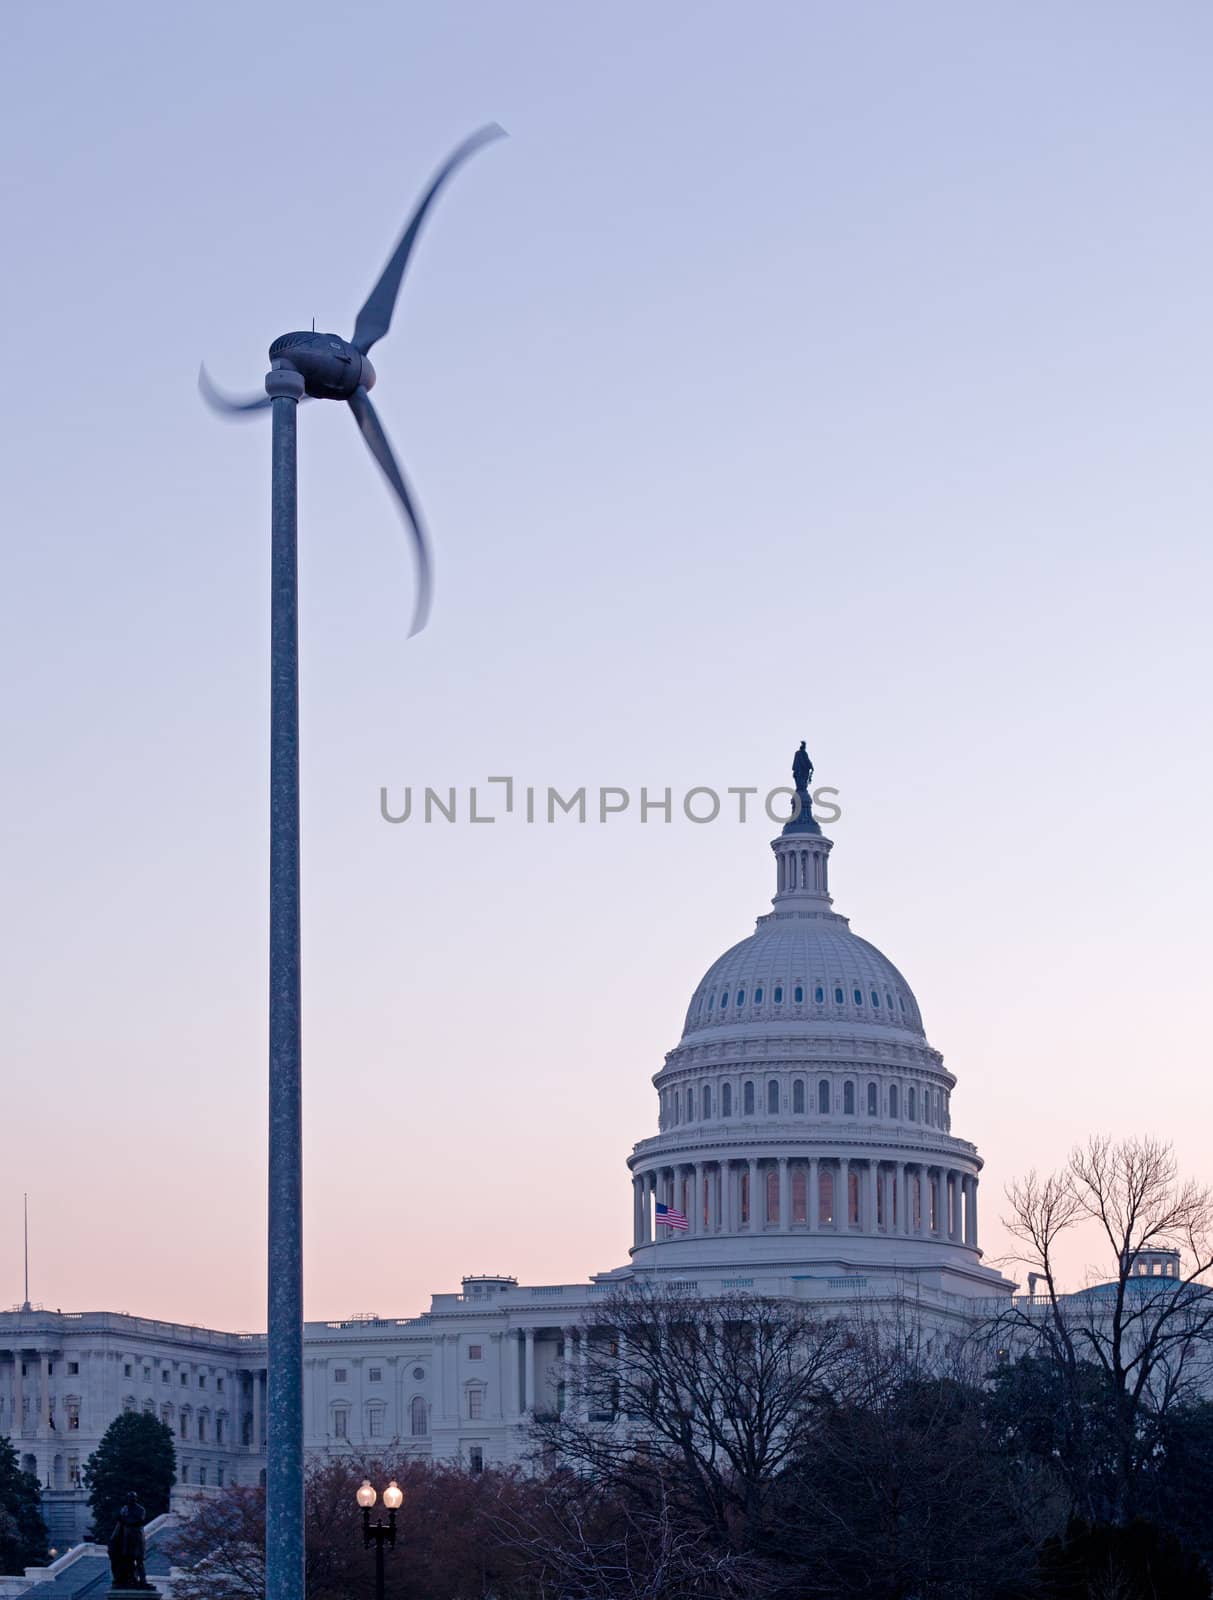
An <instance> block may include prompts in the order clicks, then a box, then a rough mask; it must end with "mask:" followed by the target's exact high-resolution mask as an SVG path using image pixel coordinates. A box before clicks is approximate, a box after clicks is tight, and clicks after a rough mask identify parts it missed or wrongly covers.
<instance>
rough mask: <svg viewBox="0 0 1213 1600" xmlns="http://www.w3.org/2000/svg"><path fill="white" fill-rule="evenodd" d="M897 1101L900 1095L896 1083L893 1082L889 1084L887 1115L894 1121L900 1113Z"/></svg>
mask: <svg viewBox="0 0 1213 1600" xmlns="http://www.w3.org/2000/svg"><path fill="white" fill-rule="evenodd" d="M899 1101H900V1096H899V1095H898V1093H897V1085H896V1084H895V1083H891V1084H890V1085H889V1115H890V1116H891V1117H892V1118H893V1120H894V1121H896V1120H897V1118H898V1116H899V1115H900V1110H899Z"/></svg>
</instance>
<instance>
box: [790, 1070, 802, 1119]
mask: <svg viewBox="0 0 1213 1600" xmlns="http://www.w3.org/2000/svg"><path fill="white" fill-rule="evenodd" d="M792 1111H793V1113H794V1114H795V1115H796V1116H798V1117H802V1116H803V1115H804V1079H803V1078H797V1079H796V1080H795V1082H794V1083H793V1084H792Z"/></svg>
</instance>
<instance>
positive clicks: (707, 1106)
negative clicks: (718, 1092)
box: [699, 1083, 712, 1122]
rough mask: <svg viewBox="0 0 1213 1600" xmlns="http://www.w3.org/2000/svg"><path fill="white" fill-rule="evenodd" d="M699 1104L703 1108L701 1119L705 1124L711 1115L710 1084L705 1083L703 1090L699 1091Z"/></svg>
mask: <svg viewBox="0 0 1213 1600" xmlns="http://www.w3.org/2000/svg"><path fill="white" fill-rule="evenodd" d="M699 1104H700V1105H701V1106H702V1108H703V1118H704V1121H705V1122H706V1121H707V1119H708V1118H709V1117H710V1116H711V1115H712V1085H711V1084H710V1083H705V1084H704V1086H703V1088H702V1089H700V1091H699Z"/></svg>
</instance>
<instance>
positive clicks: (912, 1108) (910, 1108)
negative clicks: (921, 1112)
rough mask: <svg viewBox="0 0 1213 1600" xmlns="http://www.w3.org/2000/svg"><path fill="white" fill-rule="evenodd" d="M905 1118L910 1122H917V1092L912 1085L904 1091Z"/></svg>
mask: <svg viewBox="0 0 1213 1600" xmlns="http://www.w3.org/2000/svg"><path fill="white" fill-rule="evenodd" d="M906 1116H907V1117H909V1119H910V1121H911V1122H917V1121H918V1090H917V1089H915V1088H914V1086H913V1084H911V1085H910V1087H909V1088H908V1089H907V1090H906Z"/></svg>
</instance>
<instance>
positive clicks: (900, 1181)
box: [893, 1161, 913, 1234]
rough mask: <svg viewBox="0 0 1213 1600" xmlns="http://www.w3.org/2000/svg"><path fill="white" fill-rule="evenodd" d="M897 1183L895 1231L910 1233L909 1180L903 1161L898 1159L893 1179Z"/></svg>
mask: <svg viewBox="0 0 1213 1600" xmlns="http://www.w3.org/2000/svg"><path fill="white" fill-rule="evenodd" d="M893 1181H894V1183H896V1185H897V1232H898V1233H901V1234H907V1233H912V1232H913V1228H912V1226H911V1222H912V1217H911V1213H910V1180H909V1173H908V1170H907V1168H906V1164H905V1162H904V1161H899V1162H898V1163H897V1166H896V1169H895V1176H894V1179H893Z"/></svg>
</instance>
